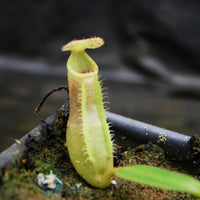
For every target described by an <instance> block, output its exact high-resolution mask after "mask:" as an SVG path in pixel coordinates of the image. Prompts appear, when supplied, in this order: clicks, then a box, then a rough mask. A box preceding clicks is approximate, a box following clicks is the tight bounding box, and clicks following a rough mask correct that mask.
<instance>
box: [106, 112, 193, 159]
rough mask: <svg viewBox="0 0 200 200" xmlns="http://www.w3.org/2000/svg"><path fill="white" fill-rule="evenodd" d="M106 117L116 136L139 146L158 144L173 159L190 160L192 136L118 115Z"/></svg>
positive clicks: (111, 114) (108, 114) (109, 114)
mask: <svg viewBox="0 0 200 200" xmlns="http://www.w3.org/2000/svg"><path fill="white" fill-rule="evenodd" d="M106 115H107V120H108V122H111V123H112V128H113V129H114V132H115V134H118V133H120V135H122V134H123V135H125V136H126V137H127V138H129V139H131V140H132V141H133V142H135V143H138V144H146V143H148V142H149V141H151V142H152V143H154V144H158V145H159V146H160V147H161V148H162V149H163V150H164V151H165V152H166V153H167V154H168V155H169V156H170V157H172V158H176V159H179V160H185V159H188V158H189V155H190V147H189V140H190V139H191V137H190V136H188V135H183V134H181V133H177V132H174V131H170V130H166V129H164V128H160V127H157V126H153V125H150V124H147V123H144V122H140V121H137V120H133V119H130V118H127V117H123V116H121V115H118V114H114V113H110V112H107V113H106Z"/></svg>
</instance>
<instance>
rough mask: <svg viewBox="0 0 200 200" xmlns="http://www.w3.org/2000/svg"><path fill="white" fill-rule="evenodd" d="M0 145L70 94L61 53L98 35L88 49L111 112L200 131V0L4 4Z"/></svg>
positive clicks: (0, 8) (0, 13)
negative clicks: (99, 41) (54, 90)
mask: <svg viewBox="0 0 200 200" xmlns="http://www.w3.org/2000/svg"><path fill="white" fill-rule="evenodd" d="M0 19H1V20H0V36H1V37H0V126H1V131H0V151H1V150H3V149H5V148H6V147H8V146H9V145H10V144H12V143H13V142H14V140H15V139H19V138H20V137H22V136H23V135H25V134H26V133H27V132H28V131H29V130H31V129H32V128H34V127H35V126H36V125H37V124H38V123H39V120H40V119H45V118H46V117H47V116H49V115H51V114H52V113H53V112H55V110H56V109H58V108H59V107H60V106H61V105H62V104H63V103H64V102H65V101H66V99H67V96H66V94H65V92H64V91H63V92H60V93H57V94H54V95H53V96H52V97H51V98H50V99H49V100H48V101H47V102H46V104H45V105H44V108H43V110H42V111H41V115H40V116H39V119H38V118H37V117H35V116H33V110H34V106H36V105H37V104H38V103H39V101H40V100H41V98H42V97H43V96H44V95H45V94H46V93H47V92H48V91H49V90H50V89H52V88H54V87H57V86H59V85H65V84H66V83H67V79H66V76H67V71H66V68H65V63H66V61H67V57H68V56H69V53H66V52H65V53H63V52H61V51H60V49H61V47H62V45H64V44H65V43H67V42H69V41H71V40H73V39H81V38H88V37H91V36H100V37H102V38H104V40H105V45H104V46H103V47H101V48H100V49H96V50H90V51H88V53H89V54H90V55H91V56H92V58H94V60H95V61H96V62H97V64H98V65H99V67H100V74H101V77H102V79H105V81H104V86H106V87H108V89H107V91H108V93H109V97H108V98H107V99H106V101H109V102H110V104H109V105H108V107H109V108H110V111H112V112H116V113H119V114H122V115H125V116H128V117H132V118H134V119H137V120H141V121H144V122H147V123H152V124H154V125H157V126H161V127H164V128H167V129H172V130H174V131H179V132H182V133H185V134H190V135H191V134H200V21H199V19H200V2H199V1H197V0H196V1H195V0H193V1H186V0H152V1H145V0H132V1H131V0H127V1H119V0H118V1H114V0H110V1H107V0H102V1H94V0H84V1H82V0H76V1H72V0H60V1H56V0H40V1H37V0H29V1H27V0H18V1H16V0H7V1H1V2H0Z"/></svg>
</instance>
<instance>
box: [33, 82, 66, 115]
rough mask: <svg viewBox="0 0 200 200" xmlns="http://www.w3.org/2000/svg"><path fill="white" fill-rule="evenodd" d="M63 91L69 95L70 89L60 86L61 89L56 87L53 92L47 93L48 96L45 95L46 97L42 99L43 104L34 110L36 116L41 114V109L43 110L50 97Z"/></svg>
mask: <svg viewBox="0 0 200 200" xmlns="http://www.w3.org/2000/svg"><path fill="white" fill-rule="evenodd" d="M63 89H64V90H66V91H67V93H69V91H68V87H67V86H59V87H56V88H54V89H53V90H51V91H50V92H49V93H47V94H46V95H45V97H44V98H43V99H42V101H41V102H40V103H39V104H38V105H37V106H36V108H35V109H34V114H35V115H38V114H39V112H40V110H41V108H42V106H43V104H44V102H45V101H46V99H47V98H48V97H49V96H51V95H52V94H53V93H54V92H58V91H61V90H63Z"/></svg>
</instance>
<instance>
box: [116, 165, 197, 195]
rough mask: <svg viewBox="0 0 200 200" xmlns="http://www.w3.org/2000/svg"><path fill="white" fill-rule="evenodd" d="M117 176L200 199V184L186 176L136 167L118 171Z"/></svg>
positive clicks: (157, 169) (141, 166) (144, 166)
mask: <svg viewBox="0 0 200 200" xmlns="http://www.w3.org/2000/svg"><path fill="white" fill-rule="evenodd" d="M115 175H116V176H118V177H121V178H124V179H127V180H130V181H134V182H137V183H141V184H146V185H150V186H154V187H158V188H162V189H167V190H174V191H179V192H187V193H190V194H193V195H196V196H198V197H200V182H199V181H198V180H196V179H195V178H193V177H190V176H188V175H185V174H180V173H175V172H171V171H167V170H164V169H160V168H157V167H151V166H147V165H136V166H128V167H122V168H119V169H118V170H116V173H115Z"/></svg>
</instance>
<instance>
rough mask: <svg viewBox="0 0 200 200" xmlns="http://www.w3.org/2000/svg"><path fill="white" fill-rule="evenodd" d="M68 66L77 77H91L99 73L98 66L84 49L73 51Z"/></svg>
mask: <svg viewBox="0 0 200 200" xmlns="http://www.w3.org/2000/svg"><path fill="white" fill-rule="evenodd" d="M67 68H68V71H69V72H70V73H72V74H73V75H74V76H75V77H77V78H89V77H93V76H95V75H97V74H98V66H97V65H96V63H95V62H94V61H93V60H92V58H91V57H89V56H88V54H87V53H86V52H85V51H84V50H83V51H79V52H73V51H72V52H71V55H70V57H69V60H68V62H67Z"/></svg>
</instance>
